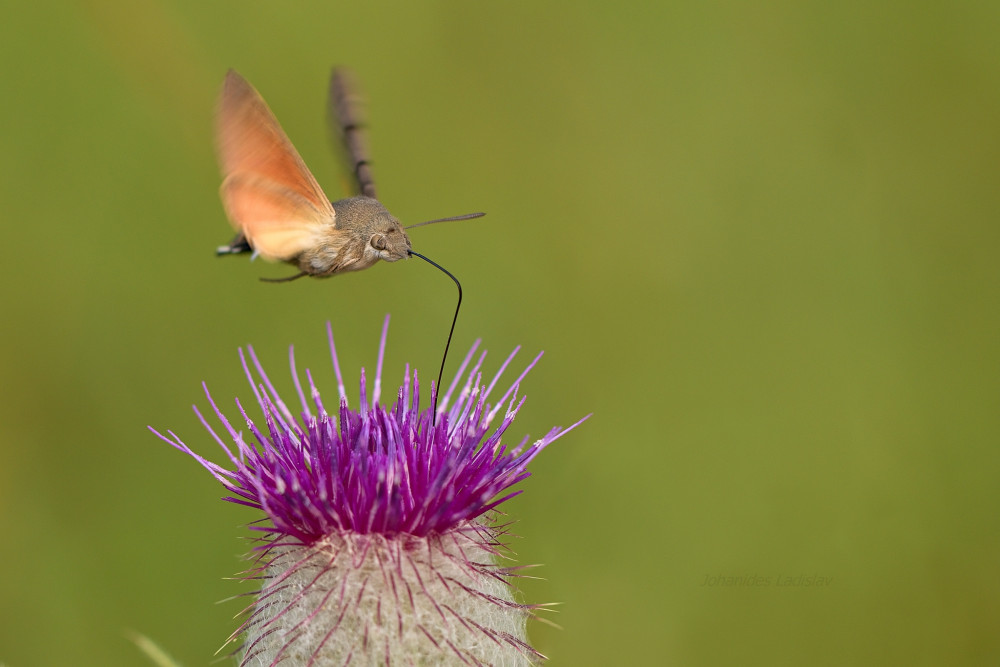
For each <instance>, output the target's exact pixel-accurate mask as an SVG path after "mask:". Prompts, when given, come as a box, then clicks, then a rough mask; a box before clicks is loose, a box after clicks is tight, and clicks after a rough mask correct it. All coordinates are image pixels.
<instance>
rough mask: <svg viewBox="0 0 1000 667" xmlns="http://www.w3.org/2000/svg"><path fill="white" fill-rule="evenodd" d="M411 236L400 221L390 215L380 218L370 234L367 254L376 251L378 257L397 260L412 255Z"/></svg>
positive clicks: (390, 260) (366, 247)
mask: <svg viewBox="0 0 1000 667" xmlns="http://www.w3.org/2000/svg"><path fill="white" fill-rule="evenodd" d="M410 249H411V246H410V237H409V236H407V235H406V232H405V231H403V227H402V225H400V224H399V221H398V220H396V219H395V218H393V217H392V216H389V217H388V219H386V220H380V221H379V223H378V225H376V226H375V228H374V229H372V230H371V233H370V234H369V236H368V241H367V245H366V246H365V254H366V255H367V254H369V253H374V255H375V256H376V257H378V259H384V260H385V261H387V262H395V261H396V260H397V259H406V258H407V257H409V256H410Z"/></svg>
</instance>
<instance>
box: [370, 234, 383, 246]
mask: <svg viewBox="0 0 1000 667" xmlns="http://www.w3.org/2000/svg"><path fill="white" fill-rule="evenodd" d="M368 243H370V244H371V246H372V247H373V248H375V249H376V250H385V245H386V243H385V236H383V235H382V234H372V237H371V239H370V240H369V241H368Z"/></svg>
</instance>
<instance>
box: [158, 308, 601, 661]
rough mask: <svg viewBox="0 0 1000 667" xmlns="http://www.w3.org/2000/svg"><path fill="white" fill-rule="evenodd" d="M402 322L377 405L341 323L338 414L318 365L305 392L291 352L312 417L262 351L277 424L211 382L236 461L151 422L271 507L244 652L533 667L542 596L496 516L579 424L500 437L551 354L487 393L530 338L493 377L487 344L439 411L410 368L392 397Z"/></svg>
mask: <svg viewBox="0 0 1000 667" xmlns="http://www.w3.org/2000/svg"><path fill="white" fill-rule="evenodd" d="M388 325H389V318H388V317H386V319H385V323H384V325H383V328H382V337H381V343H380V346H379V355H378V364H377V367H376V372H375V382H374V387H373V391H372V396H371V401H370V403H369V400H368V392H367V387H366V383H365V373H364V370H363V369H362V372H361V381H360V405H359V407H358V409H356V410H354V409H351V408H350V407H349V405H348V399H347V394H346V391H345V386H344V382H343V378H342V376H341V373H340V365H339V362H338V360H337V353H336V348H335V346H334V340H333V332H332V328H331V327H330V326H329V324H328V325H327V331H328V337H329V342H330V353H331V357H332V359H333V368H334V373H335V375H336V378H337V385H338V393H339V408H338V410H337V411H336V413H335V414H333V413H330V412H328V411H327V409H326V408H325V406H324V404H323V402H322V400H321V398H320V394H319V391H318V390H317V389H316V385H315V384H314V382H313V377H312V374H311V373H310V372H309V371H308V370H307V371H306V378H307V380H308V389H309V394H308V397H307V395H306V392H305V391H303V387H302V384H301V382H300V379H299V375H298V372H297V371H296V367H295V360H294V354H293V353H292V352H291V351H290V353H289V357H290V364H291V368H292V377H293V378H294V382H295V388H296V392H297V394H298V398H299V402H300V405H301V412H300V413H299V415H298V418H296V417H295V416H294V415H293V414H292V413H291V411H290V410H289V409H288V407H287V406H286V405H285V403H284V402H283V401H282V400H281V398H280V397H279V395H278V392H277V391H276V390H275V388H274V386H273V385H272V383H271V381H270V380H269V379H268V376H267V374H266V373H265V372H264V369H263V367H262V366H261V363H260V361H259V360H258V358H257V356H256V354H255V353H254V351H253V348H249V347H248V354H246V355H244V353H243V351H242V350H241V351H240V359H241V361H242V364H243V368H244V371H245V373H246V376H247V379H248V380H249V381H250V384H251V386H252V387H253V391H254V393H255V396H256V399H257V402H258V403H259V405H260V408H261V410H262V411H263V416H264V419H263V428H261V427H259V426H258V425H257V424H255V422H254V421H253V419H251V417H250V416H249V415H248V414H247V411H246V410H245V409H244V407H243V405H242V404H241V403H240V402H239V401H238V400H237V402H236V404H237V408H238V410H239V412H240V414H241V416H242V418H243V422H244V423H245V426H246V432H245V433H244V432H243V431H241V430H239V429H237V428H236V427H234V426H233V425H232V424H231V423H230V422H229V420H228V419H227V418H226V417H225V416H224V414H223V413H222V411H221V410H220V409H219V407H218V406H217V405H216V403H215V402H214V400H213V399H212V397H211V395H210V394H209V393H208V389H207V388H205V394H206V396H207V397H208V402H209V404H210V405H211V407H212V410H213V411H214V412H215V415H216V417H217V418H218V419H219V421H220V422H221V424H222V427H223V429H224V432H225V434H226V435H228V440H230V441H231V442H232V443H234V444H235V451H234V450H233V449H231V447H230V446H229V445H228V444H227V442H226V440H225V439H224V438H223V437H221V436H220V435H219V433H218V432H217V431H216V430H215V429H213V428H212V426H210V425H209V423H208V421H207V420H206V419H205V417H204V416H203V415H202V414H201V412H199V411H198V409H197V408H195V412H196V413H197V414H198V418H199V419H200V420H201V422H202V424H203V425H204V426H205V428H206V429H207V430H208V431H209V433H211V435H212V437H214V438H215V440H216V442H218V444H219V445H220V446H221V447H222V449H223V451H225V453H226V455H227V456H228V458H229V461H230V463H231V464H232V466H231V469H230V468H227V467H224V466H220V465H218V464H216V463H213V462H211V461H209V460H208V459H206V458H204V457H202V456H200V455H198V454H196V453H195V452H194V451H192V450H191V449H190V448H189V447H188V446H187V445H185V444H184V443H183V442H182V441H181V440H180V438H178V437H177V436H176V435H175V434H174V433H173V432H171V431H168V432H167V433H168V434H169V437H168V436H164V435H161V434H160V433H158V432H156V431H155V430H154V431H153V432H154V433H156V435H158V436H159V437H160V438H162V439H163V440H165V441H166V442H168V443H170V444H171V445H173V446H174V447H176V448H177V449H179V450H181V451H183V452H185V453H186V454H189V455H190V456H192V457H193V458H194V459H195V460H197V461H198V462H199V463H200V464H201V465H202V466H203V467H205V469H207V470H208V471H209V472H210V473H211V474H212V475H213V476H214V477H215V478H216V479H217V480H219V482H220V483H221V484H222V485H223V486H224V487H225V488H226V489H227V491H228V492H229V494H230V495H229V496H227V497H226V498H225V500H228V501H230V502H234V503H237V504H241V505H247V506H249V507H254V508H258V509H261V510H263V511H264V512H265V514H266V515H267V518H268V519H269V524H264V525H251V528H252V529H254V530H257V531H262V532H263V534H264V540H263V543H262V545H261V546H258V547H257V553H258V559H257V564H256V566H255V567H254V568H253V569H251V570H250V571H249V572H248V573H246V574H247V576H248V577H256V578H260V577H262V578H263V579H264V581H265V583H264V585H263V587H262V589H261V591H260V593H259V596H258V598H257V600H256V602H255V603H254V605H252V607H251V608H250V609H248V611H249V612H250V615H249V618H248V620H247V621H246V622H245V623H244V625H243V626H242V627H241V628H240V630H238V631H237V633H234V636H235V635H236V634H243V633H245V634H246V641H245V648H244V654H243V664H254V665H256V664H261V665H266V664H277V663H278V662H282V661H285V660H288V661H289V662H288V664H299V663H302V664H325V663H326V662H327V661H328V660H336V661H338V663H345V662H352V661H354V662H356V663H358V664H389V662H390V659H394V660H399V659H401V660H402V662H404V664H405V663H407V662H409V661H410V660H413V661H414V663H416V664H422V663H424V662H429V663H435V664H436V663H438V662H441V661H442V660H444V661H447V660H449V659H451V660H455V661H459V662H466V663H468V664H491V663H497V664H499V663H503V664H521V663H531V662H532V661H534V660H535V659H537V658H539V657H540V655H539V654H537V652H535V651H534V650H533V649H531V647H530V646H529V645H528V644H527V643H526V640H525V637H524V620H525V618H526V616H527V615H528V614H530V613H531V611H532V610H533V609H534V608H535V607H532V606H528V605H521V604H517V603H516V602H514V600H513V591H512V590H511V587H510V582H509V579H510V578H511V577H512V576H514V574H513V570H512V569H511V568H501V567H499V566H497V565H496V564H495V561H496V558H497V557H499V556H500V551H499V549H500V547H502V546H503V545H502V540H501V538H502V533H503V532H504V530H505V527H498V526H495V525H492V524H491V523H490V522H489V521H488V520H487V518H488V517H489V516H491V515H493V514H494V512H491V510H495V509H496V508H497V507H498V506H499V505H500V504H501V503H503V502H504V501H506V500H508V499H510V498H512V497H513V496H515V495H517V494H518V493H520V491H512V490H511V487H512V486H513V485H514V484H516V483H518V482H520V481H522V480H523V479H525V478H526V477H528V476H529V475H530V473H529V472H528V471H527V465H528V463H529V462H530V461H531V460H532V459H533V458H534V457H535V456H537V455H538V453H539V452H541V450H542V449H544V448H545V447H546V446H547V445H549V444H550V443H551V442H553V441H554V440H556V439H557V438H559V437H560V436H562V435H563V434H565V433H567V432H568V431H570V430H571V429H573V428H574V427H576V426H577V425H578V424H579V423H580V422H577V423H576V424H573V426H570V427H569V428H566V429H561V428H554V429H552V430H551V431H549V432H548V433H547V434H546V435H545V436H544V437H542V438H541V439H539V440H537V441H535V442H533V443H531V444H530V445H529V444H528V439H527V438H525V439H524V440H522V441H521V442H520V443H519V444H518V445H517V446H515V447H513V448H509V447H507V446H506V445H504V444H502V443H501V437H502V436H503V434H504V432H505V431H506V430H507V428H508V427H509V426H510V424H511V422H512V421H513V419H514V416H515V415H516V414H517V412H518V410H519V409H520V407H521V405H522V404H523V402H524V399H523V398H521V399H520V400H519V399H518V398H517V389H518V383H519V382H520V381H521V379H523V378H524V376H525V375H526V374H527V373H528V371H530V370H531V369H532V368H533V367H534V365H535V364H536V363H537V362H538V360H539V358H540V357H541V355H540V354H539V355H538V356H537V357H535V359H534V360H533V361H532V362H531V363H530V364H528V366H527V368H525V369H524V370H523V371H522V372H521V374H520V375H519V376H518V377H517V378H516V379H515V380H514V382H513V383H512V384H511V386H510V387H509V388H508V389H507V390H506V391H505V392H504V394H503V395H502V396H501V397H500V399H499V400H497V401H496V402H495V403H493V404H491V403H487V399H488V397H489V396H490V394H491V393H492V391H493V389H494V388H495V387H496V385H497V383H498V381H499V379H500V376H501V375H502V374H503V373H504V371H505V370H506V369H507V368H508V366H509V365H510V364H511V362H512V360H513V358H514V356H515V355H516V354H517V352H518V349H519V348H518V349H515V350H514V352H513V353H511V355H510V356H508V357H507V359H506V360H505V361H504V363H503V364H502V365H501V368H500V370H499V371H498V372H497V373H496V375H495V376H494V377H493V378H492V380H491V381H490V382H489V383H488V384H487V385H482V384H481V380H482V375H481V367H482V364H483V360H484V358H485V352H483V353H481V354H480V355H479V356H478V358H475V357H476V351H477V349H478V346H479V341H477V342H476V344H474V345H473V347H472V349H471V350H470V351H469V353H468V354H467V355H466V356H465V359H464V360H463V362H462V364H461V366H460V368H459V370H458V372H457V373H456V375H455V378H454V380H453V381H452V382H451V384H450V386H449V387H448V390H447V391H446V392H445V394H444V395H443V396H442V397H441V399H440V402H439V404H438V406H437V410H436V413H434V412H433V409H432V408H427V409H425V410H423V411H421V410H420V407H419V403H420V385H419V382H418V380H417V374H416V372H415V371H414V372H412V374H411V371H410V368H409V366H407V369H406V373H405V375H404V378H403V385H402V386H401V387H400V388H399V391H398V392H397V394H396V401H395V403H394V404H393V405H392V406H391V407H384V406H382V405H381V404H380V403H379V400H380V394H381V384H382V362H383V359H384V354H385V345H386V337H387V333H388ZM247 357H249V362H248V360H247ZM474 358H475V362H474V363H473V359H474ZM470 365H471V367H470ZM254 371H256V374H257V376H259V380H257V379H255V375H254ZM463 378H464V382H463V380H462V379H463ZM460 385H461V386H460ZM501 411H502V412H503V418H502V420H501V421H500V423H499V425H498V426H496V427H495V429H494V430H493V431H492V433H490V432H489V431H490V428H491V425H492V423H493V421H494V419H495V418H496V417H497V416H498V415H500V414H501ZM582 421H583V420H581V422H582ZM151 430H152V429H151Z"/></svg>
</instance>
